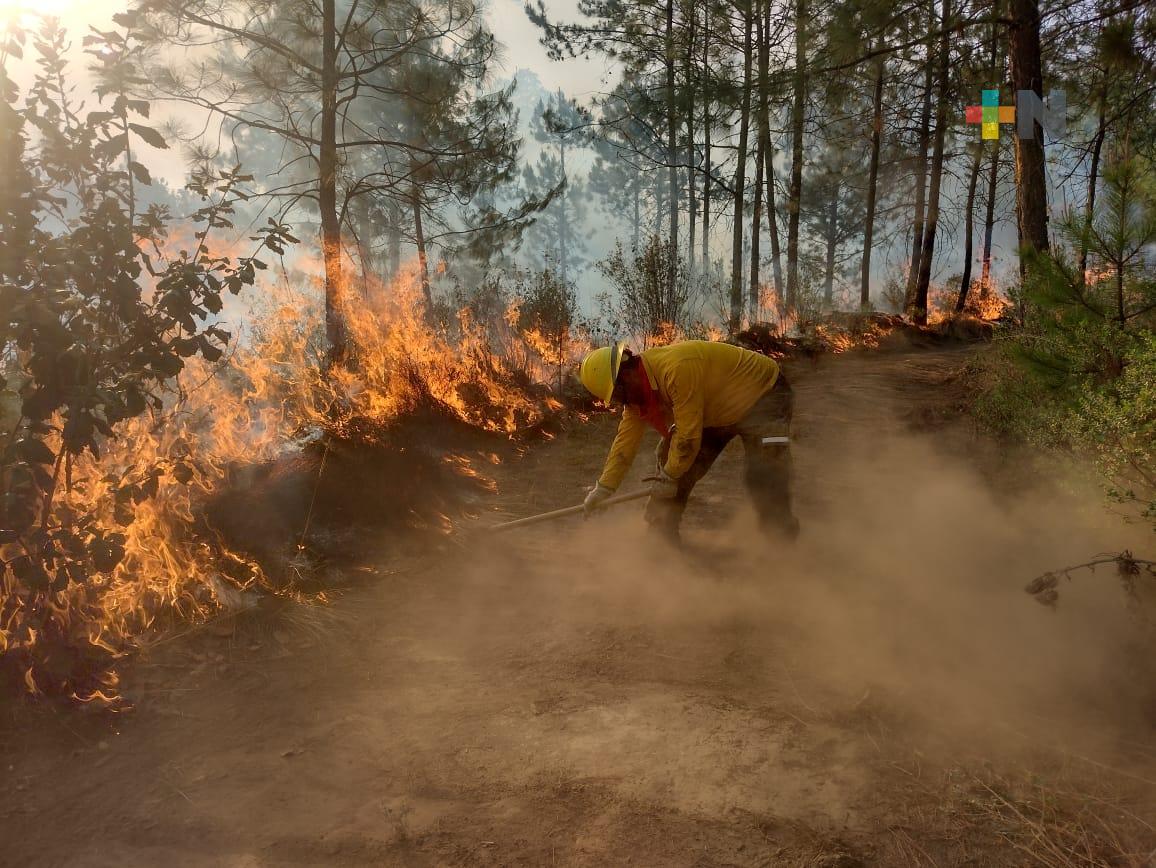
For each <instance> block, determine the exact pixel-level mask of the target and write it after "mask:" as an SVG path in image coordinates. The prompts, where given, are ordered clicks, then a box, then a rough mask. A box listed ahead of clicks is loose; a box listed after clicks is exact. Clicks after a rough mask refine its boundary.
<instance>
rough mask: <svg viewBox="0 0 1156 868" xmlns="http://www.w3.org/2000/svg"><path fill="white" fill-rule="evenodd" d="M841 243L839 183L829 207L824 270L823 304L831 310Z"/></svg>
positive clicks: (836, 185)
mask: <svg viewBox="0 0 1156 868" xmlns="http://www.w3.org/2000/svg"><path fill="white" fill-rule="evenodd" d="M838 243H839V182H838V181H836V182H835V186H834V187H833V188H832V190H831V201H830V202H829V203H828V205H827V259H826V263H825V264H824V268H823V304H824V305H825V306H826V307H827V309H828V310H829V309H830V308H831V307H833V306H834V303H835V248H836V247H837V246H838Z"/></svg>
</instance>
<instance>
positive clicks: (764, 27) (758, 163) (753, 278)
mask: <svg viewBox="0 0 1156 868" xmlns="http://www.w3.org/2000/svg"><path fill="white" fill-rule="evenodd" d="M769 9H770V3H768V2H767V0H759V3H758V17H757V19H756V25H755V26H756V30H757V33H758V43H759V44H758V55H759V109H758V145H757V146H756V148H755V201H754V207H753V209H752V211H751V266H750V268H751V275H750V291H749V295H748V296H747V317H748V320H749V321H750V322H755V321H756V320H757V319H758V317H759V307H760V305H761V303H762V299H761V298H760V297H759V294H760V293H759V289H760V284H759V265H760V262H759V260H760V251H759V247H760V241H761V235H762V222H763V163H764V161H765V159H766V152H767V147H768V142H767V132H768V128H769V126H770V122H769V121H768V119H767V116H768V114H769V112H768V109H767V87H768V80H767V73H768V68H769V66H770V56H771V47H770V45H769V44H768V40H769V39H770V26H769V25H770V22H769V21H768V20H767V16H768V14H769Z"/></svg>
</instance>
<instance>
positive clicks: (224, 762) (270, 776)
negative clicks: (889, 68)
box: [0, 350, 1156, 868]
mask: <svg viewBox="0 0 1156 868" xmlns="http://www.w3.org/2000/svg"><path fill="white" fill-rule="evenodd" d="M963 358H964V351H944V350H938V351H922V352H915V351H912V352H898V353H891V354H886V355H882V354H869V355H861V356H853V355H849V356H845V357H836V358H827V359H823V360H822V361H821V363H820V364H819V365H817V366H815V367H812V366H810V365H808V364H804V365H802V366H800V367H799V368H798V369H796V370H794V371H793V372H792V379H793V382H794V383H795V384H796V388H797V392H798V421H797V432H796V433H797V441H796V444H795V454H796V456H797V488H798V490H797V500H798V513H799V517H800V520H801V522H802V525H803V534H802V537H801V539H800V540H799V542H798V544H797V545H796V546H795V547H794V548H793V549H791V550H783V549H782V548H779V547H776V546H773V545H769V544H767V543H765V542H763V541H761V540H760V539H759V536H758V534H757V533H755V530H754V521H753V516H752V514H751V512H750V510H749V507H748V506H747V505H746V502H745V499H744V497H743V494H742V491H741V487H740V485H739V483H738V479H739V472H740V469H741V458H742V449H741V445H738V444H736V445H734V446H732V447H731V448H730V449H728V451H727V453H726V454H724V456H723V459H722V460H721V462H720V465H719V466H718V467H716V469H715V472H714V473H712V475H711V476H710V477H708V478H707V479H706V480H705V481H704V483H703V484H702V486H701V489H700V490H699V491H698V493H697V495H696V499H695V501H694V503H693V506H692V509H691V511H690V512H689V513H688V518H687V525H686V538H687V541H688V546H687V551H686V552H683V553H674V552H670V551H667V550H664V549H660V548H655V547H654V544H653V543H651V542H650V541H648V540H647V539H646V538H645V537H644V535H643V534H642V525H641V520H640V509H638V508H636V505H629V506H626V507H622V508H620V511H619V512H617V513H614V514H612V515H608V516H606V517H604V518H601V519H598V520H593V521H590V522H580V521H578V522H572V523H562V524H559V525H556V526H552V527H550V528H548V529H542V530H533V529H531V530H528V531H525V532H522V533H518V534H516V535H509V536H506V537H490V536H489V535H487V534H485V533H484V532H483V531H480V530H471V529H464V530H461V531H459V533H458V534H457V535H456V536H455V537H453V538H452V539H451V540H450V541H448V542H447V543H446V545H445V547H444V549H443V550H440V551H431V552H429V553H427V554H425V555H423V556H420V557H416V558H408V559H406V560H403V561H390V560H388V559H387V560H386V561H384V562H382V563H380V564H371V565H367V567H368V568H371V569H373V570H376V572H377V575H376V577H375V578H374V580H373V581H372V582H370V583H367V585H366V586H365V587H363V588H361V589H359V590H356V591H354V592H351V593H348V594H346V595H345V596H344V597H342V598H341V599H340V600H339V601H338V602H337V603H335V604H334V605H333V606H332V607H330V608H329V609H327V610H325V611H322V612H317V613H308V614H300V613H299V614H297V615H294V616H293V617H288V616H286V617H284V618H282V619H281V620H279V621H278V622H277V623H275V624H273V625H269V624H265V625H261V624H254V625H250V626H246V627H244V628H243V629H239V630H237V631H236V632H235V633H229V634H228V635H215V634H211V633H202V634H198V635H197V636H196V637H192V638H189V639H187V640H181V641H177V642H173V643H169V645H167V646H165V648H164V650H163V651H161V650H158V651H157V652H154V653H153V654H151V655H150V656H149V658H148V659H146V660H145V661H143V662H142V663H141V664H140V665H139V667H138V669H137V671H136V673H135V674H134V675H133V676H132V678H131V679H130V690H131V691H132V692H133V695H134V696H135V697H136V700H137V704H138V707H137V709H136V710H135V711H133V712H131V713H130V714H126V715H124V716H123V718H122V719H121V720H120V721H119V722H118V725H117V726H116V727H115V728H114V729H113V730H108V729H105V728H102V725H101V724H99V723H98V722H96V721H89V720H86V719H81V718H77V717H76V716H69V715H65V714H59V715H58V714H52V713H49V712H43V711H41V712H35V711H29V710H27V709H23V708H16V709H11V710H9V711H7V712H6V713H5V715H4V719H3V722H2V724H0V725H2V726H3V729H4V732H3V733H2V735H3V738H2V743H0V773H2V777H0V781H2V786H0V791H2V795H0V840H2V842H3V846H2V847H0V863H2V864H4V865H47V866H54V865H84V866H158V865H162V866H166V868H176V866H184V865H220V866H236V868H241V866H271V865H317V866H330V865H489V864H493V865H624V864H633V865H816V866H828V868H834V866H853V865H860V864H864V865H867V864H871V865H918V864H922V865H933V864H935V865H956V864H970V865H1008V864H1041V863H1042V864H1054V865H1063V864H1096V863H1095V862H1094V861H1089V860H1094V858H1100V857H1103V856H1104V854H1106V853H1109V852H1113V849H1112V848H1115V850H1114V852H1116V853H1117V854H1121V853H1122V854H1126V858H1127V859H1129V860H1132V864H1136V865H1142V864H1148V862H1149V861H1150V860H1151V859H1152V855H1151V854H1152V849H1153V848H1156V831H1153V829H1152V828H1151V826H1153V825H1156V821H1154V820H1153V818H1154V817H1156V784H1153V781H1156V740H1154V739H1153V728H1152V722H1151V720H1147V721H1146V720H1145V719H1144V717H1143V713H1144V709H1143V707H1142V699H1141V698H1140V697H1138V696H1136V695H1135V692H1136V691H1134V690H1133V689H1132V686H1133V685H1134V679H1133V678H1132V676H1131V674H1130V671H1129V670H1128V669H1127V660H1128V656H1127V655H1128V653H1129V650H1130V643H1131V642H1132V641H1133V637H1134V636H1135V630H1134V629H1133V627H1132V625H1131V622H1130V621H1129V619H1128V617H1127V614H1126V612H1125V611H1124V606H1123V597H1122V595H1120V594H1119V592H1118V589H1117V588H1116V587H1115V585H1114V583H1113V581H1112V580H1111V578H1110V577H1107V576H1096V577H1090V578H1089V579H1088V581H1086V582H1082V583H1073V584H1072V585H1071V586H1070V587H1066V588H1064V589H1063V592H1064V594H1065V596H1064V598H1063V599H1062V601H1061V605H1060V607H1059V609H1058V611H1056V612H1054V613H1053V612H1048V611H1047V610H1045V609H1043V608H1042V607H1040V606H1038V605H1036V604H1035V603H1033V602H1032V601H1031V599H1029V598H1028V597H1027V596H1026V595H1025V594H1024V593H1023V592H1022V586H1023V584H1024V583H1025V581H1026V580H1027V579H1029V578H1031V577H1032V576H1034V575H1036V574H1037V573H1039V572H1041V571H1043V570H1045V569H1048V568H1050V567H1055V566H1062V565H1065V564H1067V563H1072V562H1078V561H1081V560H1084V559H1086V558H1087V557H1088V556H1090V555H1092V554H1094V553H1096V552H1100V551H1103V550H1105V549H1114V550H1119V549H1121V548H1124V547H1126V546H1127V545H1129V544H1133V545H1137V547H1138V548H1139V546H1140V545H1143V544H1147V543H1149V542H1150V532H1148V533H1145V532H1144V531H1143V530H1138V529H1128V528H1125V527H1122V526H1120V525H1119V524H1118V523H1116V522H1114V521H1113V520H1111V519H1110V518H1109V517H1107V516H1104V515H1102V514H1101V513H1100V512H1099V510H1098V509H1090V510H1085V509H1082V508H1081V506H1080V504H1081V503H1086V502H1093V503H1094V502H1096V500H1095V499H1094V498H1092V499H1090V500H1087V499H1085V500H1081V499H1080V498H1078V497H1077V496H1076V495H1075V494H1073V493H1072V492H1071V491H1070V490H1069V489H1068V487H1067V484H1066V481H1065V480H1063V479H1061V478H1059V477H1053V476H1052V471H1051V470H1049V472H1048V474H1047V476H1048V478H1041V477H1040V474H1039V472H1038V470H1039V468H1037V467H1034V466H1033V465H1032V464H1031V463H1030V462H1028V461H1026V460H1024V459H1022V457H1015V458H1010V459H1009V458H1008V457H1007V456H1006V455H1003V454H1002V453H1000V452H999V450H997V449H996V448H995V447H994V445H993V444H991V443H988V442H987V441H985V440H983V439H982V438H979V437H977V436H976V435H975V434H974V432H972V431H971V429H970V427H969V426H968V424H967V423H966V422H964V421H960V420H958V419H955V418H953V417H952V415H951V413H950V412H949V411H948V408H945V407H944V405H943V401H942V398H941V397H934V398H933V397H932V396H933V395H934V396H943V395H945V394H947V395H950V393H951V389H950V388H939V387H940V386H941V385H942V382H943V381H944V379H945V378H947V377H948V376H949V375H950V373H951V372H952V371H953V370H954V369H956V368H957V367H958V366H959V364H960V363H961V362H962V360H963ZM933 386H934V387H935V388H932V387H933ZM612 430H613V419H609V418H600V419H595V420H593V421H592V422H591V423H590V424H589V425H588V426H586V427H584V428H581V429H579V430H575V431H572V432H570V433H569V434H567V435H565V436H563V437H561V438H559V439H558V440H557V441H555V442H553V443H551V444H549V445H547V446H543V447H541V448H539V449H537V450H535V451H533V452H532V453H531V454H530V455H529V456H528V457H527V458H526V459H525V460H523V461H521V462H518V463H516V464H507V465H504V466H503V467H501V468H499V483H500V486H501V493H500V494H499V496H498V497H497V498H496V504H495V507H496V509H495V511H494V512H493V513H491V514H487V515H486V516H484V517H483V518H481V519H479V521H478V522H477V525H478V527H481V526H483V525H485V524H487V523H489V522H492V521H496V520H498V518H499V517H501V516H506V515H508V516H515V515H522V514H529V513H533V512H538V511H541V510H544V509H547V508H551V507H554V506H560V505H568V504H570V503H573V502H576V501H578V500H579V499H580V498H581V495H582V492H583V489H584V487H585V486H586V485H588V484H590V482H591V481H592V480H593V479H594V478H595V477H596V475H597V470H598V467H599V465H600V462H601V459H602V456H603V454H604V452H605V449H606V448H607V447H608V445H609V439H610V437H611V436H612ZM651 445H652V444H645V445H644V447H643V448H644V450H647V449H648V448H649V447H650V446H651ZM644 459H645V460H644ZM648 465H649V453H648V452H645V451H644V453H643V457H642V458H640V460H639V462H638V466H637V467H636V476H637V475H642V471H645V470H646V469H648ZM631 485H632V482H630V481H628V482H627V483H626V486H624V489H623V490H626V488H627V487H630V486H631ZM1085 852H1086V853H1088V854H1092V855H1091V856H1089V857H1087V859H1085V861H1080V860H1081V859H1083V858H1084V856H1083V854H1084V853H1085ZM1064 860H1068V861H1064ZM1117 864H1128V863H1127V862H1123V863H1117Z"/></svg>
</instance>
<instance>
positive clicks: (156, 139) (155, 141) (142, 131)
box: [128, 124, 169, 150]
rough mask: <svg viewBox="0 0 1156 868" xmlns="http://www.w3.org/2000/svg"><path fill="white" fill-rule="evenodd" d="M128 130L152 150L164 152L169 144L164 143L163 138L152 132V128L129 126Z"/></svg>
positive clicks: (154, 131)
mask: <svg viewBox="0 0 1156 868" xmlns="http://www.w3.org/2000/svg"><path fill="white" fill-rule="evenodd" d="M128 128H129V129H130V130H132V131H133V132H134V133H136V134H137V135H138V136H140V137H141V138H142V139H144V140H145V142H147V143H148V144H150V145H152V146H153V147H154V148H160V149H162V150H165V149H167V148H168V146H169V143H168V142H166V141H165V137H164V136H162V135H161V134H160V133H158V132H157V131H156V130H154V129H153V128H152V127H146V126H144V124H129V125H128Z"/></svg>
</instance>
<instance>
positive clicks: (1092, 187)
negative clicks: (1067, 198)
mask: <svg viewBox="0 0 1156 868" xmlns="http://www.w3.org/2000/svg"><path fill="white" fill-rule="evenodd" d="M1105 74H1106V73H1105ZM1107 96H1108V84H1107V82H1105V83H1104V86H1103V87H1102V88H1101V89H1100V117H1099V122H1098V123H1097V124H1096V137H1095V139H1093V141H1092V164H1091V165H1090V166H1089V167H1088V198H1087V201H1086V202H1085V204H1084V226H1085V227H1090V226H1091V225H1092V220H1093V218H1094V217H1095V215H1096V182H1097V181H1098V179H1099V174H1100V152H1101V151H1102V150H1103V147H1104V136H1105V133H1106V132H1107V127H1106V126H1105V123H1104V119H1105V109H1106V102H1107ZM1087 270H1088V244H1087V241H1084V240H1081V241H1080V280H1081V281H1082V280H1084V275H1085V273H1086V272H1087Z"/></svg>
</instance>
